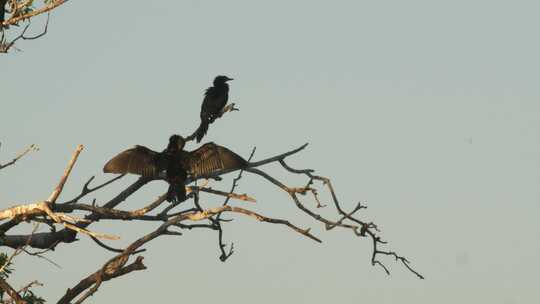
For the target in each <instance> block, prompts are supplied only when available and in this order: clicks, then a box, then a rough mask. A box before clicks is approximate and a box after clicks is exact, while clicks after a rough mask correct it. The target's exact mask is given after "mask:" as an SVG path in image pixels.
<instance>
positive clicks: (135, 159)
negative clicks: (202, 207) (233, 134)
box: [103, 135, 248, 202]
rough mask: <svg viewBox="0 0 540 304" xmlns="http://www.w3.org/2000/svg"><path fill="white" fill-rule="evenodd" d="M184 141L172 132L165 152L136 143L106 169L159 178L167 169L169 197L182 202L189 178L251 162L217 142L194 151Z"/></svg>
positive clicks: (231, 169)
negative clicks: (188, 149)
mask: <svg viewBox="0 0 540 304" xmlns="http://www.w3.org/2000/svg"><path fill="white" fill-rule="evenodd" d="M184 145H185V139H184V138H183V137H182V136H180V135H172V136H171V137H170V138H169V145H168V146H167V148H166V149H165V150H163V152H161V153H158V152H155V151H153V150H151V149H148V148H146V147H144V146H135V147H134V148H132V149H129V150H126V151H124V152H121V153H120V154H118V155H116V156H115V157H113V158H112V159H111V160H109V161H108V162H107V164H105V167H104V168H103V172H105V173H120V174H125V173H132V174H137V175H142V176H145V177H150V178H159V177H160V173H161V172H163V171H165V180H166V181H167V182H168V183H169V190H168V192H167V194H168V195H167V200H168V201H178V202H182V201H184V200H186V190H185V183H186V181H187V180H188V179H189V180H191V181H194V180H196V179H199V178H205V177H212V174H214V173H217V172H220V173H221V172H227V171H234V170H238V169H242V168H245V167H246V166H247V164H248V163H247V161H246V160H244V159H243V158H242V157H241V156H239V155H238V154H236V153H234V152H232V151H231V150H229V149H227V148H225V147H222V146H219V145H216V144H214V143H206V144H204V145H202V146H201V147H199V148H198V149H196V150H194V151H184V150H183V148H184Z"/></svg>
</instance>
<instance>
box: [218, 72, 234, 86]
mask: <svg viewBox="0 0 540 304" xmlns="http://www.w3.org/2000/svg"><path fill="white" fill-rule="evenodd" d="M231 80H234V79H232V78H229V77H227V76H223V75H219V76H216V78H214V86H215V87H217V86H220V85H224V84H226V83H227V81H231Z"/></svg>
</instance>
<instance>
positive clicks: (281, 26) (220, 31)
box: [0, 0, 540, 304]
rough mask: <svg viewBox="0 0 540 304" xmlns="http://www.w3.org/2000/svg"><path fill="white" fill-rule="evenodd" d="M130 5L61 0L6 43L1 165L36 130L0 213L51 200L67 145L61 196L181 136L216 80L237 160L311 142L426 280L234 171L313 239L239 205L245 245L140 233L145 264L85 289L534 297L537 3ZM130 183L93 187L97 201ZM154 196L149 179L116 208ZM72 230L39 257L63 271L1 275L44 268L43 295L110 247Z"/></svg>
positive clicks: (306, 158)
mask: <svg viewBox="0 0 540 304" xmlns="http://www.w3.org/2000/svg"><path fill="white" fill-rule="evenodd" d="M132 3H133V2H127V1H104V0H96V1H83V0H74V1H70V2H69V3H67V4H66V5H64V6H63V7H61V8H60V9H58V10H57V11H55V12H54V13H53V15H52V19H51V24H50V28H49V33H48V34H47V36H46V37H44V38H42V39H39V40H36V41H28V42H22V43H20V44H19V45H18V47H19V48H21V49H22V50H23V51H22V52H14V53H11V54H9V55H4V56H0V85H1V87H0V88H1V89H2V90H1V95H0V105H1V108H0V109H1V110H0V113H1V119H0V130H1V131H2V132H1V133H0V141H1V142H2V149H1V150H0V162H2V163H3V162H6V161H8V160H10V159H11V157H12V156H13V155H14V154H16V152H17V151H19V150H20V149H22V148H24V147H25V146H27V145H28V144H31V143H35V144H38V145H39V147H40V148H41V151H39V152H38V153H33V154H31V155H29V156H28V157H27V158H25V159H24V160H22V161H21V162H20V163H18V164H17V165H16V166H14V167H12V168H9V169H6V170H2V171H1V172H0V204H1V208H5V207H9V206H11V205H13V204H16V203H23V202H32V201H36V200H41V199H44V198H46V197H47V196H48V194H49V193H50V191H51V190H52V188H53V187H54V186H55V184H56V182H57V181H58V179H59V177H60V175H61V174H62V172H63V170H64V167H65V165H66V163H67V161H68V160H69V157H70V155H71V153H72V151H73V150H74V149H75V147H76V145H77V144H84V145H85V147H86V148H85V150H84V152H83V153H82V155H81V157H80V160H79V162H78V163H77V165H76V168H75V170H74V172H73V175H72V178H71V179H70V180H69V182H68V184H67V186H66V190H65V193H64V194H63V195H62V197H61V200H62V199H66V200H67V199H70V198H72V197H73V196H75V195H76V194H77V193H78V192H79V191H80V189H81V187H82V184H83V183H84V181H86V180H87V179H88V178H89V177H90V176H92V175H96V181H98V182H99V181H104V180H105V179H107V178H109V177H110V176H107V175H104V174H103V173H101V168H102V166H103V164H104V163H105V162H106V161H107V160H108V159H109V158H110V157H112V156H113V155H115V154H116V153H118V152H120V151H122V150H124V149H126V148H129V147H131V146H133V145H135V144H141V145H146V146H148V147H150V148H153V149H156V150H160V149H162V148H163V147H164V146H165V145H166V143H167V139H168V137H169V135H171V134H173V133H180V134H184V135H186V134H187V133H191V131H193V129H194V128H195V127H196V126H197V124H198V122H199V118H198V113H199V109H200V103H201V101H202V94H203V91H204V89H205V88H206V87H208V86H209V85H210V83H211V80H212V79H213V77H214V76H215V75H218V74H225V75H228V76H230V77H233V78H235V80H234V81H233V82H232V83H231V94H230V99H231V100H232V101H234V102H236V103H237V105H238V106H239V107H240V109H241V111H240V112H235V113H232V114H229V115H227V116H226V117H225V118H224V119H221V120H219V121H218V122H216V123H215V124H214V125H212V126H211V128H210V132H209V135H208V137H207V138H206V140H208V141H215V142H217V143H219V144H222V145H226V146H227V147H229V148H231V149H232V150H234V151H236V152H237V153H239V154H241V155H243V156H244V157H247V156H248V155H249V152H250V151H251V149H252V147H253V146H256V147H257V152H256V155H255V160H257V159H262V158H265V157H268V156H272V155H275V154H279V153H282V152H285V151H287V150H290V149H293V148H296V147H297V146H300V145H301V144H303V143H305V142H309V143H310V146H309V147H308V149H307V150H306V151H304V152H302V153H301V154H299V155H297V156H296V157H293V158H291V159H290V160H289V163H290V165H293V166H295V167H300V168H302V167H309V168H313V169H316V170H317V173H318V174H321V175H324V176H328V177H331V178H332V181H333V184H334V186H335V187H336V190H337V191H338V195H339V197H340V199H341V201H342V203H343V204H344V205H345V206H346V207H347V208H348V209H351V208H353V207H354V206H355V205H356V203H357V202H358V201H366V202H367V204H368V205H369V209H368V210H367V211H365V212H364V213H363V214H364V218H365V219H367V220H370V221H371V220H373V221H375V222H376V223H378V224H379V225H380V228H381V229H382V236H383V238H384V239H385V240H387V241H389V242H390V245H389V247H388V249H391V250H396V251H398V252H399V253H400V254H403V255H405V256H406V257H408V258H409V259H410V260H411V262H412V264H413V265H414V266H415V267H416V269H418V270H419V271H420V272H422V273H423V274H424V275H425V276H426V278H427V279H426V280H424V281H421V280H418V279H416V278H415V277H414V275H412V274H410V273H408V272H407V271H406V270H405V269H404V268H403V267H401V266H400V265H399V264H396V263H394V262H393V261H392V260H391V259H387V260H385V261H386V264H387V265H388V266H389V268H390V270H391V271H392V275H391V276H386V274H384V272H383V271H382V270H381V269H379V268H377V267H372V266H371V265H370V260H369V258H370V254H371V243H370V241H369V240H368V239H365V240H359V239H357V238H354V237H353V236H352V235H351V233H350V232H349V231H337V230H336V231H330V232H326V231H324V229H323V227H322V226H320V225H317V223H316V222H314V221H312V220H310V219H309V218H307V217H306V216H304V215H303V214H302V213H301V212H300V211H299V210H297V209H296V208H295V207H294V206H293V203H292V201H290V200H289V199H288V197H287V195H286V194H284V193H283V192H280V191H279V190H277V189H276V188H275V187H274V186H272V185H270V184H269V183H268V182H266V181H264V180H262V179H261V178H259V177H258V176H254V175H249V174H246V175H245V176H244V179H243V180H242V181H241V185H240V188H239V190H238V191H239V192H241V193H243V192H247V193H248V194H250V195H252V196H254V197H256V198H257V199H258V203H257V205H256V206H253V207H252V206H248V207H250V208H252V209H253V210H255V211H258V212H261V213H264V214H266V215H269V216H274V217H279V218H286V219H289V220H291V221H292V222H294V223H296V224H298V225H300V226H303V227H311V228H312V232H313V233H314V234H316V235H317V236H319V237H320V238H322V239H323V244H317V243H315V242H313V241H311V240H309V239H306V238H303V237H302V236H299V235H297V234H295V233H294V232H291V231H290V230H288V229H286V228H284V227H281V226H274V225H270V224H264V223H258V222H255V221H254V220H252V219H250V218H242V217H238V216H235V217H234V218H235V221H234V222H233V223H230V224H227V225H226V226H225V239H226V240H227V241H228V242H231V241H232V242H234V243H235V249H236V253H235V255H233V257H231V258H230V259H229V260H228V261H227V262H226V263H222V262H220V261H219V259H218V257H219V251H218V248H217V235H216V234H215V233H214V232H210V231H187V232H186V233H185V235H184V236H183V237H177V238H174V237H164V238H161V239H159V240H157V241H155V242H153V243H151V244H150V245H147V246H146V247H145V248H147V249H148V252H146V253H144V254H143V256H144V257H145V264H146V265H147V266H148V270H146V271H143V272H135V273H132V274H130V275H129V276H126V277H124V278H122V279H116V280H113V281H109V282H106V283H104V284H103V285H102V286H101V288H100V290H99V292H98V293H97V294H96V295H95V296H94V297H92V298H91V299H90V300H88V303H112V302H117V301H122V302H123V303H151V302H155V301H156V300H161V301H178V299H181V301H183V302H186V303H189V302H195V301H197V302H198V303H215V301H219V300H222V301H224V302H231V301H234V302H236V303H253V302H257V303H276V302H283V303H328V302H329V301H336V300H339V301H340V302H342V303H359V302H365V303H374V304H378V303H381V304H382V303H411V304H412V303H414V304H428V303H430V304H431V303H440V304H450V303H452V304H454V303H493V304H497V303H501V304H518V303H535V302H537V301H538V291H537V285H538V283H537V281H538V279H537V275H538V273H539V272H540V263H539V262H538V260H539V258H540V245H539V242H538V240H539V236H540V222H539V221H538V215H539V214H540V213H539V212H540V187H538V184H539V183H540V173H539V172H540V138H539V134H540V133H539V132H540V116H539V115H540V104H539V102H538V101H539V98H540V89H539V87H538V83H539V80H540V72H539V71H540V60H539V59H538V54H540V42H539V40H538V38H537V36H538V28H540V21H539V19H538V11H539V10H540V4H539V3H538V1H524V0H523V1H521V0H516V1H497V0H490V1H487V0H486V1H480V0H467V1H464V0H455V1H433V0H430V1H427V0H425V1H421V0H411V1H395V0H394V1H361V0H356V1H281V0H276V1H271V2H269V1H247V0H246V1H240V0H230V1H201V0H192V1H150V2H144V4H142V3H141V4H140V5H139V6H132V5H129V4H132ZM39 20H41V21H43V19H39ZM34 23H36V25H37V24H38V20H37V19H36V20H35V22H34ZM194 147H195V146H193V145H192V146H190V147H189V148H190V149H192V148H194ZM266 170H268V172H269V173H272V174H275V175H276V176H278V177H279V178H280V179H282V180H284V181H288V182H289V183H290V184H291V185H293V186H301V185H303V183H304V181H303V180H302V179H299V178H298V177H296V176H292V175H290V174H288V173H286V172H284V171H283V170H281V169H279V168H278V167H276V166H272V167H269V168H266ZM135 179H136V178H135V177H133V176H130V177H128V178H125V179H124V180H123V181H122V182H120V183H118V184H114V185H113V186H110V187H109V188H107V189H106V190H105V191H102V192H100V193H99V194H98V195H96V196H95V197H96V198H97V199H98V202H100V201H105V200H106V199H108V198H111V197H112V196H113V195H114V194H115V193H117V192H118V191H120V190H122V188H123V187H124V186H125V185H127V184H128V183H130V182H132V181H134V180H135ZM212 186H213V187H214V188H218V189H222V190H227V189H229V187H230V182H229V180H228V179H227V180H225V181H224V182H222V183H213V184H212ZM165 189H166V184H165V183H164V182H155V183H153V184H152V185H149V186H147V187H145V188H144V189H143V190H142V191H140V192H139V193H138V194H137V195H134V196H133V197H131V198H130V199H129V201H128V202H127V203H124V204H123V205H121V207H122V208H123V209H127V208H133V209H135V208H138V207H141V206H143V205H145V204H146V203H148V202H150V201H151V200H152V199H154V198H156V197H157V196H158V195H160V194H162V193H163V192H164V190H165ZM321 192H323V191H322V189H321ZM93 197H94V196H91V197H89V198H87V199H86V201H84V202H86V203H90V202H91V198H93ZM322 198H323V200H324V201H326V202H329V197H328V196H327V194H326V193H325V192H324V194H323V196H322ZM205 199H206V200H205V201H204V204H205V205H206V206H212V205H215V204H219V203H220V202H221V199H216V198H214V197H211V196H205ZM235 204H236V205H238V206H244V207H245V204H243V203H241V202H235ZM307 204H308V205H309V202H308V203H307ZM311 206H314V205H311ZM321 212H326V214H329V215H334V213H332V210H331V209H328V210H325V211H321ZM156 225H157V224H156V223H141V222H123V223H114V224H110V223H106V222H104V223H99V224H96V225H92V226H91V227H92V229H94V230H97V231H99V232H106V233H114V234H118V235H120V236H121V237H122V239H121V240H120V241H117V242H109V244H110V245H113V246H115V247H122V246H125V245H126V244H129V243H131V242H132V241H133V240H134V239H136V238H137V237H139V236H141V235H143V234H146V233H148V232H150V231H152V230H153V229H154V228H156V227H157V226H156ZM29 227H30V226H29ZM29 227H27V228H28V229H30V228H29ZM79 238H80V241H79V242H77V243H75V244H70V245H60V246H58V248H57V250H56V251H54V252H50V253H48V255H47V257H48V258H50V259H52V260H53V261H55V262H56V263H58V264H60V265H61V267H62V268H61V269H57V268H56V267H54V266H52V265H51V264H49V263H47V262H46V261H44V260H41V259H37V258H35V257H23V256H20V257H18V258H17V259H16V261H15V267H16V272H15V274H14V275H13V277H12V281H11V282H12V283H13V284H14V285H15V286H22V285H23V284H24V283H27V282H29V281H31V280H35V279H37V280H39V281H41V282H43V283H45V284H46V285H45V286H44V287H42V288H39V289H36V292H37V293H38V294H39V295H42V296H43V297H45V298H46V299H47V300H48V301H49V302H50V303H55V302H56V300H58V298H59V297H60V296H61V295H63V293H64V292H65V290H66V289H67V288H69V287H72V286H74V285H75V284H76V283H77V282H79V280H80V279H82V278H83V277H85V276H86V275H88V274H90V273H91V272H94V271H96V270H97V269H98V267H100V266H101V265H102V264H103V263H104V262H106V261H107V260H108V259H109V258H110V257H111V256H112V254H111V253H109V252H106V251H104V250H103V249H102V248H100V247H97V246H96V245H95V244H94V243H93V242H92V241H91V240H89V239H88V238H87V237H85V236H82V235H81V236H79Z"/></svg>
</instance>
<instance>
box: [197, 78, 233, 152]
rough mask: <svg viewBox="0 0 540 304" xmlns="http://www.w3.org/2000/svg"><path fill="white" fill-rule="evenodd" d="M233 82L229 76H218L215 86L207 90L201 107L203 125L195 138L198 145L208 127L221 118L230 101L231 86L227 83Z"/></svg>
mask: <svg viewBox="0 0 540 304" xmlns="http://www.w3.org/2000/svg"><path fill="white" fill-rule="evenodd" d="M231 80H233V79H232V78H229V77H227V76H222V75H220V76H216V78H215V79H214V86H213V87H209V88H208V89H206V92H205V93H204V100H203V103H202V106H201V124H200V125H199V128H198V129H197V130H196V131H195V137H196V138H197V142H198V143H199V142H201V139H202V138H203V137H204V135H206V132H208V126H209V125H210V124H211V123H213V122H214V120H216V118H218V117H221V115H222V111H223V108H224V107H225V105H227V101H228V100H229V84H227V81H231Z"/></svg>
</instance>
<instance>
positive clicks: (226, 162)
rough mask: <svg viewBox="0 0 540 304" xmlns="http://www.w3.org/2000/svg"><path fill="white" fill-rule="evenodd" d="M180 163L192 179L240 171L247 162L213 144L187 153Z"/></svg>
mask: <svg viewBox="0 0 540 304" xmlns="http://www.w3.org/2000/svg"><path fill="white" fill-rule="evenodd" d="M182 161H183V166H184V168H185V169H186V170H187V171H188V173H189V174H190V175H191V178H192V179H197V178H201V177H207V176H210V175H212V174H213V173H216V172H219V171H234V170H238V169H242V168H245V166H246V165H247V161H246V160H245V159H243V158H242V157H241V156H240V155H238V154H236V153H234V152H233V151H231V150H229V149H227V148H225V147H222V146H219V145H216V144H214V143H207V144H204V145H202V146H201V147H200V148H198V149H197V150H194V151H191V152H187V153H186V154H185V156H184V157H183V158H182Z"/></svg>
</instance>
